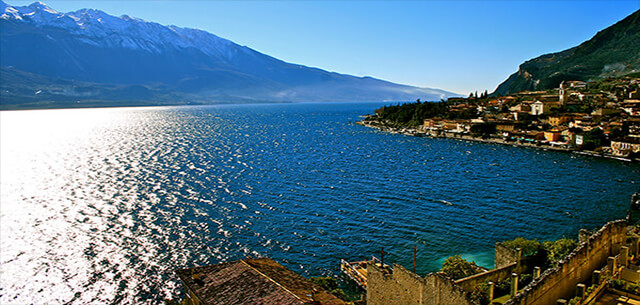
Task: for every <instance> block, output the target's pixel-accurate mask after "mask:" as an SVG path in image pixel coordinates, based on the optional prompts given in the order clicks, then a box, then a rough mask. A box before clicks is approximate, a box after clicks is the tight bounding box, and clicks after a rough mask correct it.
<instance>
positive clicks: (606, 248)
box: [506, 220, 627, 305]
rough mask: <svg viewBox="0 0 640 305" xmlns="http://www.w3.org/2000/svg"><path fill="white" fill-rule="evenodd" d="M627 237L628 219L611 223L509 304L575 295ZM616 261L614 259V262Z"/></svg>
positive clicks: (551, 301) (524, 304) (525, 304)
mask: <svg viewBox="0 0 640 305" xmlns="http://www.w3.org/2000/svg"><path fill="white" fill-rule="evenodd" d="M626 240H627V222H626V220H618V221H612V222H609V223H607V224H606V225H604V226H603V227H602V228H601V229H600V230H599V231H598V232H596V233H595V234H593V235H592V236H591V237H590V238H589V240H588V241H586V242H583V243H581V244H580V245H579V246H578V248H577V249H575V250H574V251H573V252H572V253H571V254H570V255H569V256H568V257H567V258H566V259H565V260H564V261H561V262H560V264H559V265H558V266H557V267H555V268H551V269H548V270H546V271H545V272H544V273H543V274H542V275H541V276H540V277H539V278H537V279H535V280H534V281H533V282H531V284H529V285H528V286H527V287H525V288H524V289H523V290H522V291H521V292H520V293H518V294H517V295H516V296H515V297H514V298H512V299H511V300H509V301H508V302H507V303H506V304H508V305H516V304H517V305H530V304H554V303H556V302H557V301H558V300H559V299H571V298H572V297H573V296H574V294H575V291H576V286H577V285H578V284H580V283H585V282H587V281H588V280H590V279H591V278H592V277H593V276H594V273H593V271H594V270H597V269H600V268H601V267H602V266H603V265H605V264H606V263H607V262H608V260H609V263H610V264H612V263H611V259H610V257H614V256H615V255H616V254H618V253H619V252H620V249H621V247H622V246H624V245H625V243H626ZM613 260H615V258H614V259H613ZM615 265H616V264H615V262H614V263H613V264H612V266H614V267H615ZM612 268H613V267H612Z"/></svg>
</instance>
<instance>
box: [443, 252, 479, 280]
mask: <svg viewBox="0 0 640 305" xmlns="http://www.w3.org/2000/svg"><path fill="white" fill-rule="evenodd" d="M482 271H483V270H482V268H481V267H480V266H478V265H476V263H475V262H468V261H467V260H465V259H464V258H462V257H460V255H454V256H451V257H448V258H447V259H445V260H444V263H442V269H440V272H443V273H445V274H446V275H448V276H449V277H450V278H452V279H455V280H457V279H461V278H464V277H467V276H471V275H474V274H477V273H480V272H482Z"/></svg>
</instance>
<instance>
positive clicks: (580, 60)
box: [494, 10, 640, 94]
mask: <svg viewBox="0 0 640 305" xmlns="http://www.w3.org/2000/svg"><path fill="white" fill-rule="evenodd" d="M637 72H640V10H638V11H636V12H635V13H633V14H631V15H629V16H628V17H626V18H625V19H623V20H621V21H620V22H618V23H616V24H614V25H612V26H610V27H608V28H606V29H604V30H602V31H600V32H598V33H597V34H596V35H595V36H594V37H593V38H591V39H590V40H588V41H586V42H584V43H582V44H580V45H579V46H577V47H573V48H571V49H568V50H564V51H562V52H558V53H551V54H546V55H542V56H540V57H538V58H534V59H532V60H529V61H527V62H525V63H523V64H522V65H520V67H519V68H518V72H516V73H514V74H512V75H511V76H509V78H508V79H507V80H505V81H504V82H503V83H502V84H500V86H498V88H497V89H496V91H495V92H494V94H511V93H515V92H518V91H523V90H544V89H550V88H556V87H558V85H559V84H560V83H561V82H562V81H565V80H582V81H589V80H597V79H603V78H607V77H612V76H621V75H626V74H630V73H637Z"/></svg>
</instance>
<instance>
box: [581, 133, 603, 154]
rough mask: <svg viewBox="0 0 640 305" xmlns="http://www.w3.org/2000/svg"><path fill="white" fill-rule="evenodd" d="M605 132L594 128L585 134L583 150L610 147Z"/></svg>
mask: <svg viewBox="0 0 640 305" xmlns="http://www.w3.org/2000/svg"><path fill="white" fill-rule="evenodd" d="M606 142H607V139H606V138H605V136H604V132H603V131H602V129H600V128H594V129H592V130H590V131H588V132H586V133H585V134H584V139H583V143H584V144H583V145H582V149H586V150H594V149H596V148H598V147H601V146H606V145H608V143H606Z"/></svg>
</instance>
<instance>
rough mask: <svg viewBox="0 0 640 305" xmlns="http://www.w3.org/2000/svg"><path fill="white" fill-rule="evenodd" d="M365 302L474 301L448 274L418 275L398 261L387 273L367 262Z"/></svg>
mask: <svg viewBox="0 0 640 305" xmlns="http://www.w3.org/2000/svg"><path fill="white" fill-rule="evenodd" d="M367 304H368V305H394V304H397V305H412V304H420V305H454V304H455V305H474V304H473V303H472V302H470V301H469V300H468V299H467V296H466V294H465V292H464V291H463V290H462V289H461V288H460V287H458V286H456V284H455V283H454V282H453V281H452V280H451V279H449V278H448V277H446V276H444V275H442V274H436V273H431V274H429V275H427V276H426V277H425V278H421V277H420V276H418V275H416V274H415V273H413V272H410V271H409V270H407V269H405V268H404V267H402V266H400V265H394V266H393V272H392V273H386V272H384V271H383V270H381V269H380V268H378V267H377V266H375V265H373V264H368V265H367Z"/></svg>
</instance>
